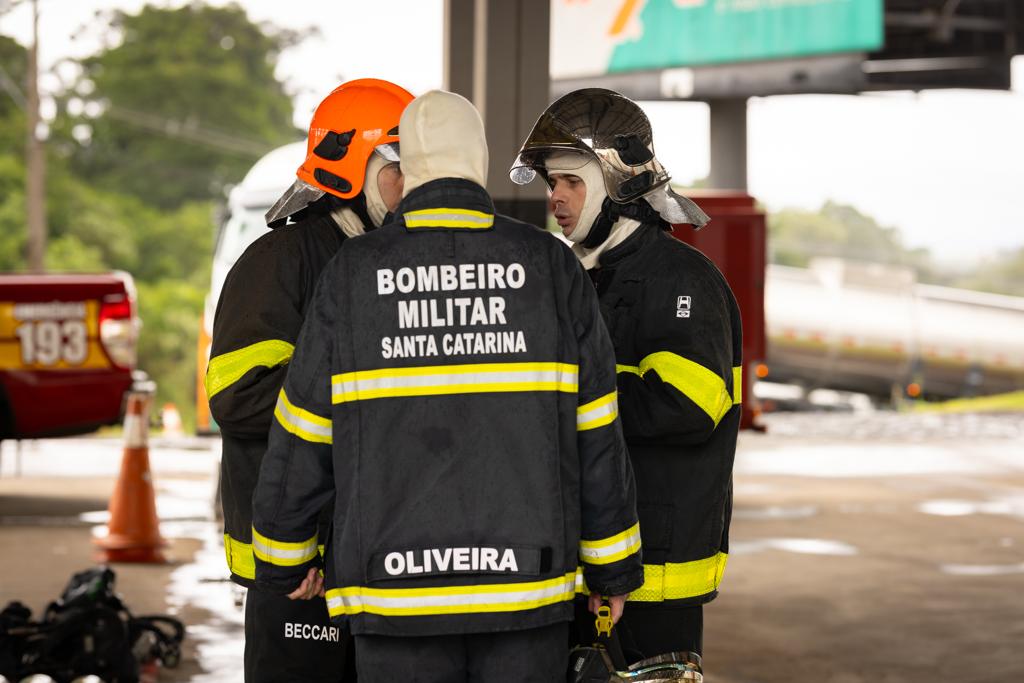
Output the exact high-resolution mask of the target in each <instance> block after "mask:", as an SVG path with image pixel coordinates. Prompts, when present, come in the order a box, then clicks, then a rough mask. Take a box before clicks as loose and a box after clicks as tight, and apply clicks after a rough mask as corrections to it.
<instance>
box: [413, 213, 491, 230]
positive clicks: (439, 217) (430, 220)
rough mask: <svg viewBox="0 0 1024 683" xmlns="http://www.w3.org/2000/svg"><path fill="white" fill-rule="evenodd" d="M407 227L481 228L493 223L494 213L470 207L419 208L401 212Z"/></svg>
mask: <svg viewBox="0 0 1024 683" xmlns="http://www.w3.org/2000/svg"><path fill="white" fill-rule="evenodd" d="M403 217H404V218H405V227H407V228H469V229H482V228H489V227H491V226H492V225H494V214H490V213H484V212H483V211H473V210H472V209H446V208H441V209H420V210H419V211H409V212H407V213H405V214H403Z"/></svg>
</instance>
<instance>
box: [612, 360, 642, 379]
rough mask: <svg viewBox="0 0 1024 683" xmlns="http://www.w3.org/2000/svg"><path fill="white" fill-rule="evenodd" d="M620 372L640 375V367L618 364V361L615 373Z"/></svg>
mask: <svg viewBox="0 0 1024 683" xmlns="http://www.w3.org/2000/svg"><path fill="white" fill-rule="evenodd" d="M620 372H628V373H630V374H633V375H636V376H637V377H640V368H638V367H637V366H635V365H619V364H618V363H616V364H615V374H616V375H617V374H619V373H620Z"/></svg>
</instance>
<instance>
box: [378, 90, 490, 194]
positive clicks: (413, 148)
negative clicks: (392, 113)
mask: <svg viewBox="0 0 1024 683" xmlns="http://www.w3.org/2000/svg"><path fill="white" fill-rule="evenodd" d="M398 130H399V131H400V135H401V136H402V143H401V144H402V162H401V163H402V173H404V174H405V189H404V191H403V193H402V196H403V197H404V196H406V195H408V194H409V193H410V192H412V191H413V190H415V189H416V188H417V187H420V186H421V185H424V184H425V183H428V182H430V181H431V180H437V179H439V178H464V179H466V180H470V181H472V182H474V183H476V184H478V185H480V186H486V185H487V136H486V135H485V134H484V122H483V121H482V120H481V119H480V113H479V112H478V111H477V110H476V107H474V106H473V104H472V103H471V102H470V101H469V100H467V99H466V98H465V97H462V96H461V95H456V94H455V93H450V92H446V91H444V90H431V91H429V92H426V93H424V94H422V95H420V96H419V97H417V98H416V99H414V100H413V101H412V102H410V103H409V106H408V107H406V108H405V111H404V112H402V118H401V119H400V120H399V123H398Z"/></svg>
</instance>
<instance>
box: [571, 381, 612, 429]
mask: <svg viewBox="0 0 1024 683" xmlns="http://www.w3.org/2000/svg"><path fill="white" fill-rule="evenodd" d="M618 416H619V401H618V393H617V392H615V391H613V392H611V393H609V394H605V395H604V396H602V397H601V398H599V399H597V400H594V401H591V402H590V403H587V404H586V405H582V406H580V407H579V408H577V409H576V429H577V431H581V432H582V431H586V430H588V429H596V428H598V427H603V426H604V425H607V424H611V423H612V422H615V418H617V417H618Z"/></svg>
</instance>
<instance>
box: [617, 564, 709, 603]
mask: <svg viewBox="0 0 1024 683" xmlns="http://www.w3.org/2000/svg"><path fill="white" fill-rule="evenodd" d="M728 559H729V556H728V555H727V554H726V553H718V554H716V555H712V556H711V557H707V558H704V559H703V560H694V561H692V562H678V563H676V562H668V563H665V564H645V565H644V585H642V586H640V588H638V589H636V590H635V591H633V592H632V593H630V594H629V600H630V602H661V601H663V600H682V599H685V598H696V597H700V596H702V595H707V594H708V593H711V592H713V591H716V590H718V585H719V584H720V583H721V582H722V575H723V574H724V573H725V564H726V562H727V561H728Z"/></svg>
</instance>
